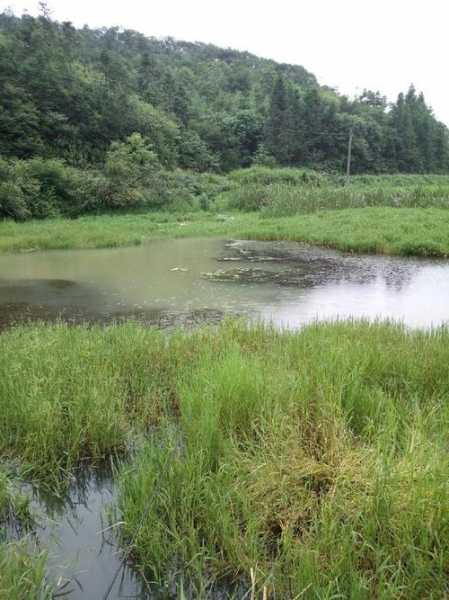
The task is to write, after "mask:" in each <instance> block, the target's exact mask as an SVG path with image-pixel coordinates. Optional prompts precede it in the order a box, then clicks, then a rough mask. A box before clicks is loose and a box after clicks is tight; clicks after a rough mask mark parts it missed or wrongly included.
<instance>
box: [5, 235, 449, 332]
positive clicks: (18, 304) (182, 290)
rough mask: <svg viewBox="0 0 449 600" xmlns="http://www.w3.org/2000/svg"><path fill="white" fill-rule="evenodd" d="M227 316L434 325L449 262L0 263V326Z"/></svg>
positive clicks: (84, 257)
mask: <svg viewBox="0 0 449 600" xmlns="http://www.w3.org/2000/svg"><path fill="white" fill-rule="evenodd" d="M227 314H231V315H232V314H236V315H245V316H248V317H249V318H251V319H256V320H263V321H265V322H272V323H273V324H275V325H276V326H279V327H290V328H297V327H300V326H302V325H304V324H306V323H308V322H310V321H313V320H315V319H335V318H345V317H356V318H359V317H365V318H379V317H380V318H390V319H396V320H400V321H403V322H404V323H405V324H407V325H409V326H413V327H430V326H436V325H439V324H441V323H443V322H445V321H447V320H449V264H448V263H447V262H444V261H440V262H437V261H431V260H417V259H404V258H395V257H374V256H355V255H342V254H339V253H337V252H333V251H329V250H321V249H316V248H310V247H307V246H302V245H300V244H294V243H287V242H274V243H272V242H246V241H235V242H225V241H222V240H216V239H180V240H163V241H154V242H151V243H149V244H148V245H144V246H140V247H134V248H120V249H106V250H77V251H66V250H64V251H51V252H37V253H32V254H16V255H3V256H0V327H2V326H3V327H4V326H6V325H9V324H11V323H13V322H17V321H23V320H29V319H45V320H54V319H56V318H63V319H65V320H68V321H70V322H83V321H89V322H95V321H100V322H109V321H114V320H121V319H125V318H128V317H134V318H137V319H140V320H142V321H144V322H146V323H150V324H155V325H157V326H161V327H166V326H170V325H195V324H197V323H201V322H204V321H206V322H217V321H219V320H220V319H221V318H222V317H223V316H224V315H227Z"/></svg>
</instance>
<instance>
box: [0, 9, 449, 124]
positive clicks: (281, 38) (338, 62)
mask: <svg viewBox="0 0 449 600" xmlns="http://www.w3.org/2000/svg"><path fill="white" fill-rule="evenodd" d="M47 4H48V6H49V7H50V8H51V10H52V15H53V17H54V18H56V19H58V20H64V21H72V23H74V24H75V25H78V26H80V25H84V24H86V23H87V24H88V25H90V26H92V27H100V26H113V25H119V26H122V27H124V28H129V29H136V30H138V31H141V32H142V33H145V34H147V35H154V36H157V37H165V36H172V37H175V38H177V39H182V40H190V41H202V42H210V43H213V44H216V45H218V46H224V47H232V48H237V49H239V50H248V51H250V52H253V53H254V54H257V55H259V56H264V57H268V58H273V59H275V60H277V61H280V62H289V63H294V64H300V65H303V66H304V67H305V68H306V69H308V70H309V71H311V72H312V73H314V74H315V75H316V76H317V77H318V80H319V82H320V83H321V84H326V85H330V86H332V87H336V88H337V89H338V90H339V91H340V92H343V93H345V94H349V95H354V94H356V93H357V92H360V91H361V90H362V89H363V88H370V89H373V90H380V91H381V92H382V93H383V94H385V95H387V96H388V98H389V99H395V98H396V96H397V94H398V93H399V92H400V91H405V90H406V89H407V88H408V86H409V85H410V83H412V82H413V83H414V85H415V87H416V88H417V89H418V90H420V91H423V92H424V94H425V96H426V99H427V101H428V103H429V104H430V105H431V106H432V107H433V109H434V111H435V114H436V116H437V118H439V119H440V120H442V121H444V122H445V123H446V124H448V125H449V82H448V75H449V73H448V58H449V52H448V50H449V35H448V27H449V0H339V1H337V0H161V1H155V0H124V1H123V0H122V1H118V0H49V1H48V2H47ZM6 7H11V8H12V9H13V11H14V12H15V13H16V14H21V13H22V11H23V10H27V11H28V12H29V13H30V14H33V15H34V14H36V13H37V2H36V1H35V0H0V8H1V9H4V8H6Z"/></svg>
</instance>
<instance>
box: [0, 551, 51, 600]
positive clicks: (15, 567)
mask: <svg viewBox="0 0 449 600" xmlns="http://www.w3.org/2000/svg"><path fill="white" fill-rule="evenodd" d="M45 564H46V555H45V552H42V551H39V550H36V551H35V552H34V553H31V552H30V548H29V547H28V546H27V544H25V543H23V542H22V543H17V542H14V543H9V544H0V599H1V600H27V599H28V598H30V599H31V598H33V599H36V600H37V599H39V600H50V599H51V598H53V595H52V593H51V589H50V587H49V586H48V585H47V583H46V581H45Z"/></svg>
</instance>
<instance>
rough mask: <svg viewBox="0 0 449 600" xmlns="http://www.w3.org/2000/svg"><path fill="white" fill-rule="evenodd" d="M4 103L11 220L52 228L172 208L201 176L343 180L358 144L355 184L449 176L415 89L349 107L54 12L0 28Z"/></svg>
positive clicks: (232, 55) (198, 47)
mask: <svg viewBox="0 0 449 600" xmlns="http://www.w3.org/2000/svg"><path fill="white" fill-rule="evenodd" d="M0 90H1V91H0V178H1V179H0V185H1V186H3V187H2V188H0V216H1V215H3V216H14V217H19V218H20V217H21V216H23V217H25V216H29V215H32V216H45V215H46V214H51V212H52V209H51V207H52V206H53V207H54V206H55V200H54V197H55V195H56V196H58V198H59V200H60V199H61V198H63V197H64V195H65V196H66V197H67V198H66V203H65V206H66V207H67V206H68V207H69V208H68V209H66V210H65V212H67V213H70V212H72V214H77V213H78V212H83V211H88V210H92V208H95V206H96V204H95V202H93V200H92V195H93V194H94V195H95V196H96V197H97V198H102V199H103V200H102V203H103V206H106V207H116V206H128V205H135V204H139V203H142V202H143V200H142V197H141V195H142V194H141V192H139V191H138V189H141V187H142V186H140V187H139V185H138V184H139V183H140V184H142V182H143V181H151V186H150V187H152V189H153V190H155V192H154V194H155V195H154V198H155V200H154V201H153V204H155V205H162V204H164V203H166V202H167V197H168V196H169V195H170V193H172V192H173V190H175V191H174V192H173V193H177V191H176V190H178V189H181V188H189V186H190V187H191V188H192V187H195V185H197V181H196V180H195V181H193V179H194V177H195V175H194V174H195V173H206V172H207V173H211V172H212V173H216V174H223V173H226V172H228V171H231V170H233V169H237V168H242V167H247V166H250V165H254V164H262V165H268V166H271V165H280V166H305V167H310V168H316V169H320V170H326V171H329V172H337V173H341V172H342V171H343V170H344V165H345V160H346V152H347V145H348V137H349V132H350V131H351V130H352V131H353V136H354V137H353V161H352V165H353V171H354V172H355V173H384V172H404V173H447V172H449V135H448V130H447V128H446V127H445V126H444V125H443V124H442V123H440V122H438V121H437V120H436V118H435V117H434V115H433V113H432V110H431V108H430V107H429V106H428V105H427V104H426V102H425V99H424V97H423V95H422V94H419V93H418V92H417V91H416V90H415V89H414V87H413V86H411V87H410V89H409V90H408V91H407V92H406V93H404V94H400V95H399V97H398V99H397V101H396V102H395V103H394V104H389V103H388V102H387V101H386V98H385V97H383V96H382V95H381V94H380V93H378V92H373V91H368V90H367V91H365V92H364V93H363V94H362V95H361V96H360V97H358V98H356V99H349V98H347V97H346V96H343V95H340V94H338V93H337V92H336V91H335V90H333V89H331V88H328V87H325V86H324V87H323V86H320V85H319V84H318V82H317V80H316V78H315V77H314V76H313V75H312V74H311V73H309V72H308V71H306V69H304V68H303V67H301V66H295V65H288V64H278V63H275V62H274V61H272V60H267V59H262V58H258V57H256V56H253V55H252V54H249V53H247V52H237V51H235V50H230V49H221V48H218V47H215V46H213V45H209V44H203V43H190V42H181V41H175V40H173V39H170V38H169V39H163V40H160V39H156V38H153V37H146V36H144V35H142V34H140V33H138V32H136V31H129V30H125V31H123V30H121V29H119V28H110V29H90V28H89V27H87V26H85V27H83V28H81V29H76V28H75V27H74V26H73V25H72V24H71V23H69V22H63V23H59V22H56V21H54V20H52V18H51V15H50V14H49V12H48V10H47V8H46V6H45V5H42V11H41V15H40V16H39V17H37V18H34V17H31V16H29V15H27V14H25V15H23V16H22V17H17V16H15V15H13V14H11V13H10V12H7V11H6V12H3V13H2V14H1V15H0ZM86 170H87V171H88V173H87V174H86V173H84V171H86ZM180 170H182V171H180ZM161 173H163V174H164V176H161ZM167 180H170V182H171V183H170V185H168V184H167ZM125 185H126V190H125ZM5 186H6V187H5ZM147 187H148V186H147ZM37 188H39V194H37V196H36V198H37V197H38V200H35V201H34V200H30V198H31V197H32V196H33V193H34V191H35V189H37ZM81 188H83V189H81ZM74 189H77V190H79V194H81V196H80V197H79V196H77V197H76V198H75V199H74V198H73V197H72V196H73V194H72V196H71V193H72V192H71V190H74ZM170 190H171V191H172V192H170ZM173 193H172V195H173ZM35 195H36V194H35ZM74 205H76V207H75V208H74ZM70 207H71V208H70ZM63 212H64V211H63Z"/></svg>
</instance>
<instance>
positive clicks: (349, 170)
mask: <svg viewBox="0 0 449 600" xmlns="http://www.w3.org/2000/svg"><path fill="white" fill-rule="evenodd" d="M353 137H354V130H353V128H352V127H351V129H350V130H349V140H348V160H347V163H346V185H349V179H350V177H351V157H352V138H353Z"/></svg>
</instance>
